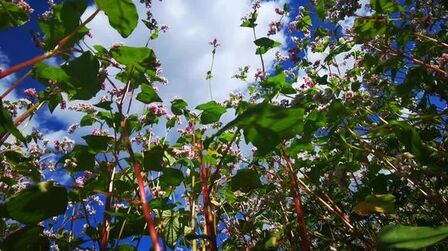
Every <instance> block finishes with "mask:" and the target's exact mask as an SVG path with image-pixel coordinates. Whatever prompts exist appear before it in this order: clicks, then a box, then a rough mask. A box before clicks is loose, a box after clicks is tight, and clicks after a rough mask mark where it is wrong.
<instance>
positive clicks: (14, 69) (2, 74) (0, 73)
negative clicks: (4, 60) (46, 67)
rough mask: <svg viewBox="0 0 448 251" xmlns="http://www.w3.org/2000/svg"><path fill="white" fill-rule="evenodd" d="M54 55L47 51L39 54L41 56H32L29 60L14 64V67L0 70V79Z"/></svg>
mask: <svg viewBox="0 0 448 251" xmlns="http://www.w3.org/2000/svg"><path fill="white" fill-rule="evenodd" d="M52 56H53V54H52V53H45V54H42V55H39V56H37V57H35V58H32V59H30V60H27V61H25V62H23V63H20V64H18V65H14V66H13V67H11V68H9V69H6V70H4V71H0V79H2V78H4V77H6V76H8V75H10V74H13V73H14V72H17V71H20V70H22V69H24V68H26V67H28V66H32V65H34V64H36V63H39V62H40V61H42V60H44V59H47V58H49V57H52Z"/></svg>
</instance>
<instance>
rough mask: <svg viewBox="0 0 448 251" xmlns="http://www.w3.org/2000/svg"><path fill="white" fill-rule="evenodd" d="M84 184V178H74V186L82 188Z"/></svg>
mask: <svg viewBox="0 0 448 251" xmlns="http://www.w3.org/2000/svg"><path fill="white" fill-rule="evenodd" d="M85 182H86V178H85V177H84V176H80V177H78V178H76V180H75V185H76V186H77V187H83V186H84V183H85Z"/></svg>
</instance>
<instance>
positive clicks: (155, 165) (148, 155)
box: [143, 146, 165, 171]
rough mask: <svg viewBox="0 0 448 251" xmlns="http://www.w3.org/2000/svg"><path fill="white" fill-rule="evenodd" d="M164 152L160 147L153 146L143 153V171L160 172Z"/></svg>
mask: <svg viewBox="0 0 448 251" xmlns="http://www.w3.org/2000/svg"><path fill="white" fill-rule="evenodd" d="M164 153H165V150H164V149H163V148H162V147H160V146H155V147H153V148H151V149H150V150H148V151H145V152H144V153H143V156H144V158H143V167H144V168H145V170H151V171H162V169H163V155H164Z"/></svg>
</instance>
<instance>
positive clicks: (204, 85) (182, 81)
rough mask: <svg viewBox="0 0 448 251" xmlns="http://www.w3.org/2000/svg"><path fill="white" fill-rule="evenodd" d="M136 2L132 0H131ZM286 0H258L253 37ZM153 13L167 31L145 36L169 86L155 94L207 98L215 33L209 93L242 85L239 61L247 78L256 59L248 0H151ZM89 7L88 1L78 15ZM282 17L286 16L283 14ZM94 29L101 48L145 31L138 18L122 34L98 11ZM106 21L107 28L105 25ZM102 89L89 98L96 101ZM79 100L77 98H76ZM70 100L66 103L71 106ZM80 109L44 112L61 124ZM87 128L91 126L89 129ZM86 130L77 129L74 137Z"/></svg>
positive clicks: (136, 107)
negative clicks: (245, 21) (245, 23)
mask: <svg viewBox="0 0 448 251" xmlns="http://www.w3.org/2000/svg"><path fill="white" fill-rule="evenodd" d="M134 2H135V1H134ZM284 2H285V1H284V0H283V1H279V2H263V3H262V7H261V9H260V11H259V19H258V23H259V25H258V26H257V28H256V29H257V37H258V38H260V37H263V36H266V34H267V30H268V24H269V23H270V22H271V21H272V20H276V19H278V18H279V16H278V15H277V14H276V13H275V12H274V9H275V8H276V7H279V8H281V7H282V5H283V3H284ZM136 5H137V6H138V11H139V15H140V17H145V15H146V14H145V13H146V9H145V8H144V6H143V5H141V4H139V3H137V2H136ZM153 5H154V6H153V13H154V15H155V17H156V19H157V20H158V21H159V23H160V24H166V25H168V26H169V27H170V28H169V31H168V32H167V33H163V34H161V35H160V37H159V38H158V39H156V40H154V41H151V42H150V45H149V46H150V48H152V49H154V51H155V52H156V55H157V57H158V58H159V60H160V61H161V63H162V65H163V68H164V76H165V77H167V78H168V80H169V84H168V86H161V85H159V86H158V87H159V89H160V95H161V96H162V98H163V99H164V100H165V101H169V100H170V99H171V98H172V97H174V96H180V97H182V98H184V99H185V100H186V101H187V102H189V104H190V107H195V106H196V105H197V104H200V103H203V102H206V101H208V100H209V94H208V93H209V92H208V82H207V81H206V80H205V76H206V72H207V71H208V70H209V67H210V63H211V50H212V48H211V46H210V45H209V44H208V42H209V41H211V40H213V39H214V38H217V39H218V40H219V41H220V43H221V46H220V47H219V48H218V49H217V53H216V57H215V66H214V71H213V76H214V77H213V80H212V88H213V96H214V98H216V99H218V100H222V99H224V98H225V97H227V94H228V93H229V92H231V91H233V90H236V89H244V88H246V87H247V86H246V84H245V83H243V82H241V81H240V80H237V79H233V78H232V76H233V75H234V74H235V73H236V72H237V69H238V67H240V66H245V65H249V66H251V70H252V71H251V73H250V78H249V80H253V75H254V74H255V70H256V69H257V68H261V62H260V59H259V57H258V56H257V55H255V49H256V47H255V45H254V44H253V40H254V39H253V33H252V30H251V29H248V28H241V27H240V24H241V17H243V16H244V15H246V14H247V13H248V12H249V11H250V1H248V0H214V1H209V0H189V1H183V0H171V1H163V2H161V3H160V2H158V1H154V4H153ZM93 11H95V7H94V6H90V7H89V8H88V10H87V11H86V13H85V14H84V16H83V18H82V19H85V18H86V17H87V16H89V15H90V14H91V13H92V12H93ZM284 21H285V22H286V21H287V20H284ZM88 27H89V29H90V30H91V33H92V35H93V37H92V38H87V39H86V42H87V44H89V45H90V46H92V45H95V44H101V45H103V46H105V47H106V48H108V47H111V46H112V45H113V44H115V43H119V42H123V43H125V44H126V45H129V46H137V47H141V46H144V45H145V43H146V41H147V40H148V37H149V31H148V29H147V28H146V26H145V25H144V24H143V23H142V22H140V23H139V25H138V26H137V28H136V30H135V31H134V32H133V33H132V35H131V36H130V37H128V38H127V39H124V38H122V37H121V36H120V35H119V34H118V32H116V31H115V30H114V29H113V28H111V27H110V25H109V23H108V19H107V17H106V16H105V15H104V13H102V12H100V14H98V15H97V17H96V18H95V19H94V20H93V21H92V22H90V23H89V24H88ZM105 27H107V30H106V29H105ZM273 39H275V40H277V41H280V42H282V43H285V41H286V36H285V35H284V34H277V35H276V36H274V37H273ZM274 52H275V51H271V52H268V53H267V54H265V55H264V59H265V63H266V66H267V67H270V66H271V65H272V62H273V59H274ZM99 97H101V93H99V94H98V95H97V97H96V98H94V99H92V100H90V102H91V103H96V102H97V101H98V99H99ZM76 103H79V102H76ZM70 105H72V104H68V106H70ZM142 109H143V105H142V104H141V103H140V102H135V101H134V102H133V107H132V111H133V112H141V110H142ZM83 115H84V114H83V113H79V112H73V111H69V110H60V109H59V108H57V109H56V110H55V111H54V113H53V114H50V113H49V112H48V111H47V112H46V113H45V117H46V119H47V120H55V119H56V120H58V121H60V122H62V123H64V124H65V125H66V126H69V125H70V124H73V123H76V122H79V120H80V119H81V117H82V116H83ZM89 130H91V129H89ZM81 132H85V130H81V131H77V132H76V133H75V135H73V136H74V137H75V138H79V134H80V133H81Z"/></svg>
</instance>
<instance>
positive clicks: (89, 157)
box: [58, 145, 95, 172]
mask: <svg viewBox="0 0 448 251" xmlns="http://www.w3.org/2000/svg"><path fill="white" fill-rule="evenodd" d="M66 159H73V160H75V161H76V167H73V168H68V171H69V172H79V171H86V170H88V171H92V170H93V168H94V167H95V154H94V153H92V152H91V150H90V147H88V146H84V145H76V146H75V147H74V148H73V150H72V151H71V152H69V153H67V154H66V155H64V156H63V157H62V158H61V159H60V160H59V161H58V163H64V162H65V160H66Z"/></svg>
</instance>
